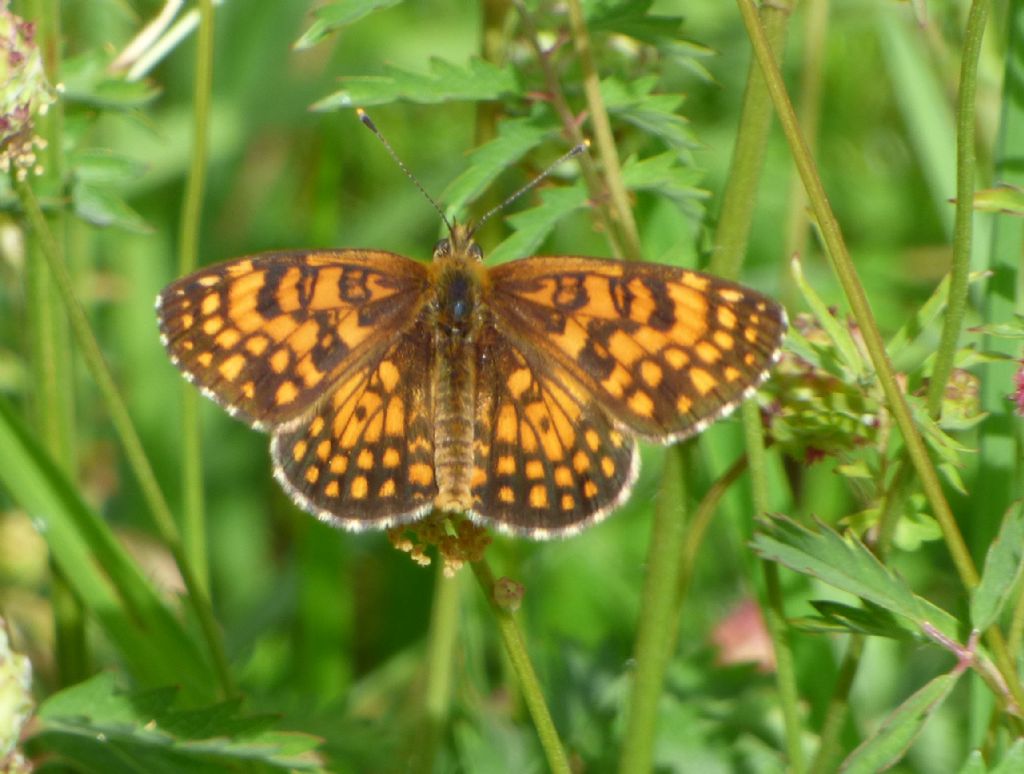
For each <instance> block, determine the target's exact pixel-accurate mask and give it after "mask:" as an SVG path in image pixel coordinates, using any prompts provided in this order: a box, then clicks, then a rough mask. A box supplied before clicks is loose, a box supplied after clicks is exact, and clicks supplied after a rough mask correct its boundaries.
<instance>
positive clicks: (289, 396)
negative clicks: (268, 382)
mask: <svg viewBox="0 0 1024 774" xmlns="http://www.w3.org/2000/svg"><path fill="white" fill-rule="evenodd" d="M297 397H299V388H298V387H296V386H295V382H281V386H280V387H278V388H277V392H276V393H274V402H275V403H276V404H277V405H278V406H285V405H287V404H289V403H292V402H294V400H295V399H296V398H297Z"/></svg>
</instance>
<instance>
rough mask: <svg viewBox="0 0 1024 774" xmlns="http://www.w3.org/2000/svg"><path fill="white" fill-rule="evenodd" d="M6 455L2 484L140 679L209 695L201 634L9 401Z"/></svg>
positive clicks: (3, 430)
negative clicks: (186, 624)
mask: <svg viewBox="0 0 1024 774" xmlns="http://www.w3.org/2000/svg"><path fill="white" fill-rule="evenodd" d="M0 459H3V461H4V463H3V465H0V486H3V488H4V489H6V490H7V492H8V493H9V494H10V496H11V497H12V499H14V501H15V502H17V503H18V504H19V505H20V506H21V507H23V508H24V509H25V510H26V511H27V512H28V513H29V515H30V516H31V517H32V518H33V519H34V520H35V521H36V523H37V525H38V528H39V531H40V532H41V534H42V535H43V537H44V538H45V539H46V542H47V545H48V546H49V549H50V553H51V556H52V558H53V560H54V561H55V562H56V563H57V565H58V567H60V569H61V570H62V571H63V573H64V575H65V577H66V580H67V582H68V583H69V584H70V585H71V588H72V590H73V591H74V593H75V595H76V597H77V598H78V599H79V600H80V601H81V603H82V604H83V605H84V606H85V607H86V608H87V609H88V610H89V611H90V612H91V613H92V614H93V615H94V616H95V618H96V620H97V622H98V623H99V625H100V628H101V629H102V630H103V632H104V633H105V634H106V635H107V637H108V638H109V639H110V640H111V642H113V643H114V644H115V645H116V646H117V647H118V649H119V651H120V653H121V656H122V658H123V659H124V660H125V662H126V663H127V664H128V666H129V668H130V669H131V671H132V673H133V674H134V675H135V676H136V677H137V678H138V679H139V681H140V682H142V683H143V684H149V685H153V684H170V683H178V684H181V685H182V686H183V687H184V688H185V689H186V691H187V692H188V693H189V695H190V696H195V697H203V696H209V695H210V694H211V692H212V691H213V689H214V687H215V681H214V679H213V673H212V672H211V670H210V667H209V665H208V664H207V663H206V661H205V660H204V659H203V658H202V656H201V655H200V653H199V651H198V649H197V648H196V645H195V641H194V638H193V637H191V636H190V635H189V634H188V633H187V632H186V631H185V629H184V628H183V627H182V625H181V624H180V623H179V621H178V619H177V618H175V617H174V615H172V614H171V611H170V610H169V609H168V608H167V606H166V605H165V604H164V602H163V600H161V599H160V597H159V596H158V595H157V593H156V592H155V591H154V589H153V587H152V585H151V583H150V581H149V579H148V578H147V577H146V576H145V575H144V574H143V572H142V571H141V570H140V569H139V566H138V565H137V564H136V563H135V562H134V561H133V560H132V559H131V558H130V557H129V556H128V554H127V553H126V552H125V550H124V549H123V548H122V547H121V545H120V543H118V542H117V540H116V539H115V538H114V536H113V534H111V532H110V528H109V527H108V526H107V525H106V523H105V522H104V521H103V520H102V519H101V518H100V517H99V516H97V515H96V514H95V513H93V512H92V511H91V510H89V509H88V508H87V507H86V506H85V505H84V504H83V503H82V501H81V499H79V496H78V493H77V492H76V491H75V490H74V489H73V488H72V487H71V485H70V484H69V483H68V481H67V480H66V479H65V478H64V476H63V474H62V473H61V472H60V471H59V470H58V469H57V468H56V466H54V464H53V463H52V462H51V461H50V458H49V457H48V456H47V455H46V453H45V452H44V451H43V450H42V449H41V448H40V447H39V445H38V443H37V442H36V441H35V438H34V437H33V436H32V434H30V433H29V431H28V430H27V429H26V428H25V427H24V425H23V424H22V423H21V420H20V419H19V418H18V417H17V416H16V415H15V414H14V412H13V411H12V410H11V409H10V407H9V406H8V404H7V403H6V402H5V401H3V400H0Z"/></svg>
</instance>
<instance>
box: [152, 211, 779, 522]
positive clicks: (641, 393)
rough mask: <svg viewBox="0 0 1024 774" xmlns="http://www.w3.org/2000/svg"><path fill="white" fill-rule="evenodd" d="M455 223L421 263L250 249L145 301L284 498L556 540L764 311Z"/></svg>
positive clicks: (759, 345)
mask: <svg viewBox="0 0 1024 774" xmlns="http://www.w3.org/2000/svg"><path fill="white" fill-rule="evenodd" d="M482 258H483V256H482V253H481V250H480V248H479V247H478V246H477V244H476V243H475V242H474V241H473V231H472V229H469V228H466V227H463V226H458V225H456V226H452V227H450V228H449V236H448V237H447V238H446V239H443V240H441V241H440V242H439V243H438V244H437V246H436V247H435V248H434V254H433V260H432V262H431V263H430V264H424V263H420V262H417V261H414V260H412V259H409V258H406V257H404V256H401V255H396V254H394V253H388V252H383V251H378V250H302V251H295V252H280V253H267V254H264V255H258V256H253V257H248V258H242V259H238V260H234V261H229V262H227V263H223V264H220V265H217V266H212V267H210V268H206V269H203V270H201V271H199V272H197V273H195V274H192V275H190V276H188V277H184V278H183V279H180V280H178V281H176V282H174V283H172V284H171V285H169V286H168V287H167V288H166V289H165V290H164V291H163V292H162V293H161V294H160V296H159V297H158V299H157V314H158V317H159V322H160V331H161V334H162V336H161V338H162V340H163V342H164V345H165V346H166V347H167V350H168V352H169V353H170V356H171V359H172V360H173V362H174V364H175V365H177V366H178V368H180V369H181V370H182V371H183V372H184V374H185V376H186V378H188V379H189V381H191V382H194V383H195V384H196V385H198V386H199V388H200V389H201V390H202V391H203V393H204V394H205V395H207V396H208V397H210V398H212V399H213V400H215V401H217V402H218V403H220V404H221V405H222V406H224V407H225V408H226V409H227V410H228V412H230V413H231V414H232V415H233V416H236V417H238V418H239V419H242V420H244V421H246V422H248V423H249V424H250V425H252V426H253V427H255V428H257V429H260V430H265V431H267V432H269V433H271V435H272V443H271V454H272V456H273V459H274V475H275V476H276V477H277V479H278V481H279V482H280V483H281V485H282V486H283V487H284V489H285V490H286V491H287V492H288V493H289V494H290V495H291V496H292V498H293V499H294V500H295V502H296V503H297V504H298V505H299V507H301V508H303V509H305V510H307V511H309V512H311V513H313V514H315V515H317V516H318V517H320V518H321V519H323V520H325V521H327V522H330V523H331V524H334V525H338V526H341V527H344V528H346V529H352V530H361V529H367V528H385V527H391V526H395V525H398V524H405V523H409V522H413V521H415V520H417V519H420V518H422V517H424V516H425V515H427V514H428V513H429V512H430V511H431V510H432V509H435V508H437V509H440V510H446V511H459V512H464V513H466V514H467V515H468V516H470V517H471V518H473V519H474V520H476V521H479V522H481V523H483V524H485V525H491V526H494V527H496V528H497V529H499V530H501V531H503V532H509V533H515V534H519V535H526V536H529V537H534V538H545V537H551V536H558V535H568V534H572V533H574V532H577V531H579V530H580V529H582V528H583V527H585V526H587V525H589V524H592V523H594V522H596V521H598V520H599V519H601V518H602V517H604V516H606V515H607V514H608V513H610V512H611V511H612V510H614V509H615V508H616V507H617V506H618V505H620V504H621V503H622V502H623V501H624V500H625V499H626V497H627V496H628V494H629V491H630V489H631V487H632V485H633V483H634V481H635V479H636V475H637V465H638V456H637V449H636V439H637V438H644V439H648V440H652V441H656V442H660V443H670V442H672V441H677V440H680V439H683V438H686V437H688V436H691V435H694V434H695V433H699V432H701V431H702V430H703V429H704V428H706V427H707V426H708V425H709V424H711V423H712V422H714V421H715V420H717V419H719V418H721V417H723V416H725V415H726V414H728V413H729V412H730V411H732V410H733V409H734V408H735V407H736V406H737V405H738V404H739V403H740V402H741V401H742V400H744V399H745V398H747V397H749V396H750V395H751V394H752V393H753V392H754V390H755V389H756V388H757V387H758V385H760V384H761V382H763V381H764V379H765V378H766V377H767V375H768V370H769V368H770V367H771V365H772V364H773V363H774V362H775V360H776V359H777V358H778V355H779V351H780V344H781V340H782V337H783V334H784V332H785V329H786V315H785V312H784V310H783V309H782V307H781V306H780V305H779V304H777V303H776V302H775V301H773V300H771V299H769V298H767V297H766V296H764V295H762V294H761V293H759V292H757V291H754V290H751V289H749V288H746V287H743V286H741V285H738V284H735V283H733V282H728V281H726V280H723V279H719V278H717V277H713V276H710V275H707V274H701V273H698V272H696V271H690V270H687V269H679V268H673V267H669V266H661V265H656V264H649V263H625V262H621V261H613V260H601V259H597V258H585V257H576V256H553V257H531V258H523V259H521V260H517V261H512V262H510V263H505V264H502V265H500V266H494V267H488V266H485V265H484V263H483V261H482Z"/></svg>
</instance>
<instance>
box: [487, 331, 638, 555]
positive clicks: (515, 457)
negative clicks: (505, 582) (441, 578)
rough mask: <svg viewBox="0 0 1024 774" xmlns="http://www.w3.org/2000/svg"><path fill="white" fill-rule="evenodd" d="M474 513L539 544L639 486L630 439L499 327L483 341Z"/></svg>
mask: <svg viewBox="0 0 1024 774" xmlns="http://www.w3.org/2000/svg"><path fill="white" fill-rule="evenodd" d="M477 346H478V356H477V359H478V362H479V363H480V366H479V367H478V377H477V379H478V384H477V404H476V418H475V436H476V438H475V448H474V457H475V460H474V465H475V468H474V469H475V473H474V481H473V486H472V494H473V509H474V511H476V512H477V514H478V515H480V516H483V517H485V518H486V519H487V520H489V521H492V522H494V523H496V524H497V526H498V527H499V528H501V529H502V530H504V531H506V532H513V533H519V534H528V535H530V536H532V537H546V536H551V535H556V534H557V535H565V534H570V533H572V532H576V531H578V530H580V529H582V528H583V527H584V526H586V525H587V524H590V523H592V522H594V521H596V520H598V519H600V518H601V517H602V516H603V515H605V514H607V513H608V512H609V511H610V510H612V509H613V508H614V507H615V506H616V505H618V504H619V503H620V502H621V501H622V500H623V499H624V498H625V497H626V496H627V495H628V493H629V489H630V487H631V486H632V484H633V481H634V480H635V478H636V473H637V468H636V462H637V459H636V449H635V446H636V444H635V442H634V441H633V439H632V438H629V437H627V436H626V435H624V434H623V432H622V431H621V430H619V429H617V428H615V427H614V426H613V424H612V421H611V419H610V417H609V416H608V414H607V413H606V412H605V411H604V410H603V409H602V408H601V407H600V406H599V405H597V404H596V403H595V402H594V401H593V399H592V398H591V397H589V396H588V395H587V392H586V390H585V389H584V388H583V387H582V385H580V384H579V383H578V382H577V381H576V380H575V379H574V378H572V377H571V376H570V375H569V374H568V373H566V372H565V371H564V370H562V369H561V368H559V367H557V366H555V365H554V364H552V363H550V362H547V363H545V362H544V360H543V359H542V358H539V357H537V356H536V353H535V352H534V351H532V350H531V351H530V355H532V356H528V355H527V354H526V353H525V352H523V351H520V350H519V349H517V348H516V347H515V346H514V345H513V344H512V343H511V342H510V341H509V339H508V338H507V337H506V336H505V335H503V333H502V332H499V331H497V330H495V329H494V328H493V327H490V328H487V329H485V330H484V331H483V332H482V335H481V336H480V339H479V341H478V345H477Z"/></svg>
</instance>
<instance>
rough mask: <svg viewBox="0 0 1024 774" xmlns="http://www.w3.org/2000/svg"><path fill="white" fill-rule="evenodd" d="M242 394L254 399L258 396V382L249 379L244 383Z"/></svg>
mask: <svg viewBox="0 0 1024 774" xmlns="http://www.w3.org/2000/svg"><path fill="white" fill-rule="evenodd" d="M242 395H244V396H245V397H247V398H248V399H249V400H252V399H253V398H254V397H255V396H256V383H255V382H252V381H248V382H246V383H245V384H243V385H242Z"/></svg>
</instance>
